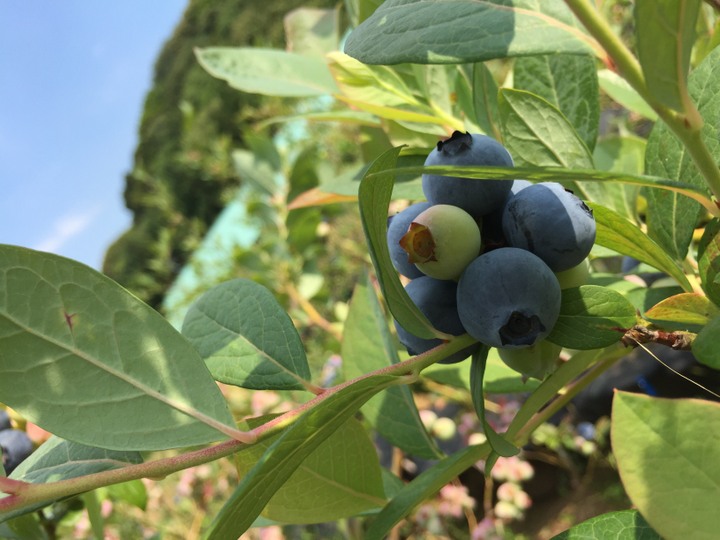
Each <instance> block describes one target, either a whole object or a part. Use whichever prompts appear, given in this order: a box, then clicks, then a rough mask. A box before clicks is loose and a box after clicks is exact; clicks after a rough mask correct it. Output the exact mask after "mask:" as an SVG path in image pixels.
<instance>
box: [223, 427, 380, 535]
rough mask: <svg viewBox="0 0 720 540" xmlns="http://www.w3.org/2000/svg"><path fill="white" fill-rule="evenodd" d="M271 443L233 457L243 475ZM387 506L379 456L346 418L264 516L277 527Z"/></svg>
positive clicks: (360, 429)
mask: <svg viewBox="0 0 720 540" xmlns="http://www.w3.org/2000/svg"><path fill="white" fill-rule="evenodd" d="M272 443H273V441H272V440H266V441H263V442H260V443H258V444H255V445H253V446H252V447H250V448H248V449H247V450H244V451H241V452H239V453H238V454H237V463H238V468H239V470H240V472H241V475H242V474H244V473H247V472H249V471H251V470H252V468H253V467H254V466H255V464H256V463H258V462H259V461H260V460H261V459H262V456H263V454H264V453H265V452H266V451H267V450H268V448H269V447H270V446H271V444H272ZM384 504H385V497H384V488H383V483H382V477H381V471H380V465H379V463H378V458H377V451H376V450H375V447H374V446H373V444H372V441H371V440H370V439H369V438H368V435H367V431H366V430H365V429H364V428H363V426H362V425H361V424H360V423H359V422H358V421H357V420H355V419H353V418H350V419H349V420H348V421H347V422H345V423H344V424H342V425H341V426H340V427H339V428H338V429H337V431H335V432H334V433H333V434H332V435H330V436H329V437H328V438H327V439H325V440H324V441H322V443H321V444H320V445H319V446H318V447H317V448H316V449H315V450H314V451H313V452H312V453H311V454H310V455H309V456H308V457H307V458H306V459H305V460H304V461H303V462H302V464H301V465H300V466H299V467H298V468H297V470H295V472H293V473H292V474H291V475H290V477H289V478H288V479H287V480H286V481H285V483H284V484H283V485H282V486H281V487H280V489H278V490H277V492H275V494H274V495H273V496H272V498H271V499H270V501H269V502H268V503H267V505H266V506H265V509H264V510H263V512H262V515H263V517H265V518H268V519H271V520H273V521H276V522H279V523H292V524H301V523H322V522H326V521H334V520H336V519H340V518H342V517H346V516H350V515H355V514H358V513H360V512H363V511H366V510H370V509H373V508H377V507H379V506H383V505H384Z"/></svg>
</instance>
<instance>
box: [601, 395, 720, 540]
mask: <svg viewBox="0 0 720 540" xmlns="http://www.w3.org/2000/svg"><path fill="white" fill-rule="evenodd" d="M611 425H612V428H611V437H612V444H613V453H614V454H615V457H616V459H617V464H618V470H619V472H620V479H621V480H622V483H623V486H624V487H625V491H626V492H627V494H628V495H629V496H630V500H631V501H632V502H633V505H634V506H635V507H637V509H638V510H639V511H640V512H641V513H642V515H643V516H644V517H645V519H646V520H647V521H648V523H649V524H650V525H651V526H652V527H653V529H655V530H656V531H657V532H658V534H659V535H660V536H661V537H663V538H693V540H696V539H697V540H703V539H707V540H711V539H715V538H717V532H718V528H719V527H720V516H719V515H718V512H717V502H718V501H719V500H720V404H717V403H711V402H708V401H701V400H695V399H658V398H651V397H648V396H643V395H640V394H630V393H626V392H616V393H615V399H614V400H613V408H612V424H611Z"/></svg>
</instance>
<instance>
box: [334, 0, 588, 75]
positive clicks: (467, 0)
mask: <svg viewBox="0 0 720 540" xmlns="http://www.w3.org/2000/svg"><path fill="white" fill-rule="evenodd" d="M595 46H596V44H595V42H594V40H593V39H592V38H590V37H589V36H588V35H587V34H586V33H585V32H584V31H583V30H581V29H580V28H579V26H578V24H577V21H576V20H575V18H574V16H573V15H572V13H571V12H570V10H569V9H568V8H567V7H566V6H565V4H564V3H563V2H561V1H559V0H544V1H543V2H537V1H535V0H487V1H484V2H477V1H475V0H443V1H435V2H432V1H428V0H387V1H386V2H385V3H383V4H382V5H381V6H380V7H379V8H378V9H377V10H376V11H375V13H373V14H372V15H371V16H370V17H369V18H368V19H367V20H365V21H364V22H363V23H362V24H360V25H359V26H358V27H357V28H356V29H355V30H353V32H352V33H351V34H350V36H349V37H348V39H347V42H346V44H345V52H346V53H347V54H349V55H350V56H353V57H355V58H357V59H358V60H360V61H361V62H363V63H366V64H400V63H403V62H412V63H417V64H450V63H457V64H460V63H465V62H477V61H483V60H491V59H493V58H506V57H510V56H522V55H530V54H552V53H560V52H566V53H573V54H580V53H585V54H587V53H590V54H592V52H593V48H594V47H595Z"/></svg>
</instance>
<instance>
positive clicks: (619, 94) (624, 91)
mask: <svg viewBox="0 0 720 540" xmlns="http://www.w3.org/2000/svg"><path fill="white" fill-rule="evenodd" d="M597 74H598V81H599V83H600V88H602V90H603V92H605V93H606V94H607V95H608V96H610V97H611V98H612V99H613V100H615V101H616V102H617V103H619V104H620V105H622V106H623V107H625V108H626V109H627V110H629V111H632V112H634V113H637V114H639V115H640V116H644V117H645V118H647V119H649V120H652V121H655V120H657V113H656V112H655V111H654V110H653V108H652V107H651V106H650V105H648V104H647V101H645V100H644V99H643V98H642V97H641V96H640V94H638V93H637V91H636V90H635V89H634V88H633V87H632V86H630V83H629V82H627V81H626V80H625V79H623V78H622V77H621V76H620V75H618V74H617V73H615V72H614V71H611V70H609V69H601V70H599V71H598V72H597Z"/></svg>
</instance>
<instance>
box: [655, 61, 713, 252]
mask: <svg viewBox="0 0 720 540" xmlns="http://www.w3.org/2000/svg"><path fill="white" fill-rule="evenodd" d="M718 76H720V47H718V48H716V49H715V50H713V51H712V52H711V53H710V54H709V55H708V56H707V57H706V58H705V59H704V60H703V61H702V63H701V64H700V65H699V66H698V67H697V69H695V71H693V72H692V73H691V74H690V77H689V83H688V90H689V92H690V96H691V97H692V98H693V100H694V101H695V103H697V107H698V111H700V114H701V115H702V117H703V118H705V120H706V121H705V123H704V124H703V128H702V130H701V132H700V136H701V137H702V139H703V141H704V142H705V145H706V146H707V147H708V150H709V151H710V153H711V154H712V156H713V157H714V158H715V161H716V162H717V161H720V131H719V129H720V127H719V126H718V122H716V121H715V119H717V117H718V114H720V93H718V92H717V91H716V81H717V78H718ZM645 170H646V173H648V174H651V175H657V176H663V177H665V178H669V179H673V180H680V179H682V181H683V182H687V183H689V184H692V185H695V186H697V187H698V188H700V189H703V190H704V191H705V192H707V191H708V190H707V185H706V183H705V180H704V178H703V176H702V174H701V173H700V171H699V170H698V168H697V167H696V166H695V163H694V162H693V159H692V157H691V156H690V154H689V153H688V151H687V149H686V148H685V146H684V145H683V144H682V143H681V142H680V141H679V139H677V137H676V136H675V134H674V133H673V132H672V131H670V129H669V128H668V127H667V125H666V124H664V123H663V122H658V123H657V124H655V126H654V127H653V130H652V132H651V133H650V137H649V138H648V146H647V152H646V155H645ZM645 196H646V198H647V203H648V206H647V226H648V234H649V235H650V237H651V238H652V239H653V240H655V241H656V242H657V243H658V244H659V245H660V246H662V248H663V249H665V251H667V252H668V253H669V254H670V255H671V256H672V257H673V258H674V259H676V260H678V261H682V260H683V259H685V255H686V254H687V251H688V247H689V246H690V243H691V242H692V235H693V231H694V229H695V226H696V224H697V221H698V217H699V215H700V212H701V208H700V207H699V206H698V204H697V203H696V202H695V201H692V200H690V199H688V198H687V197H683V196H681V195H680V194H678V193H673V192H669V191H666V190H659V189H648V190H645Z"/></svg>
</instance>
